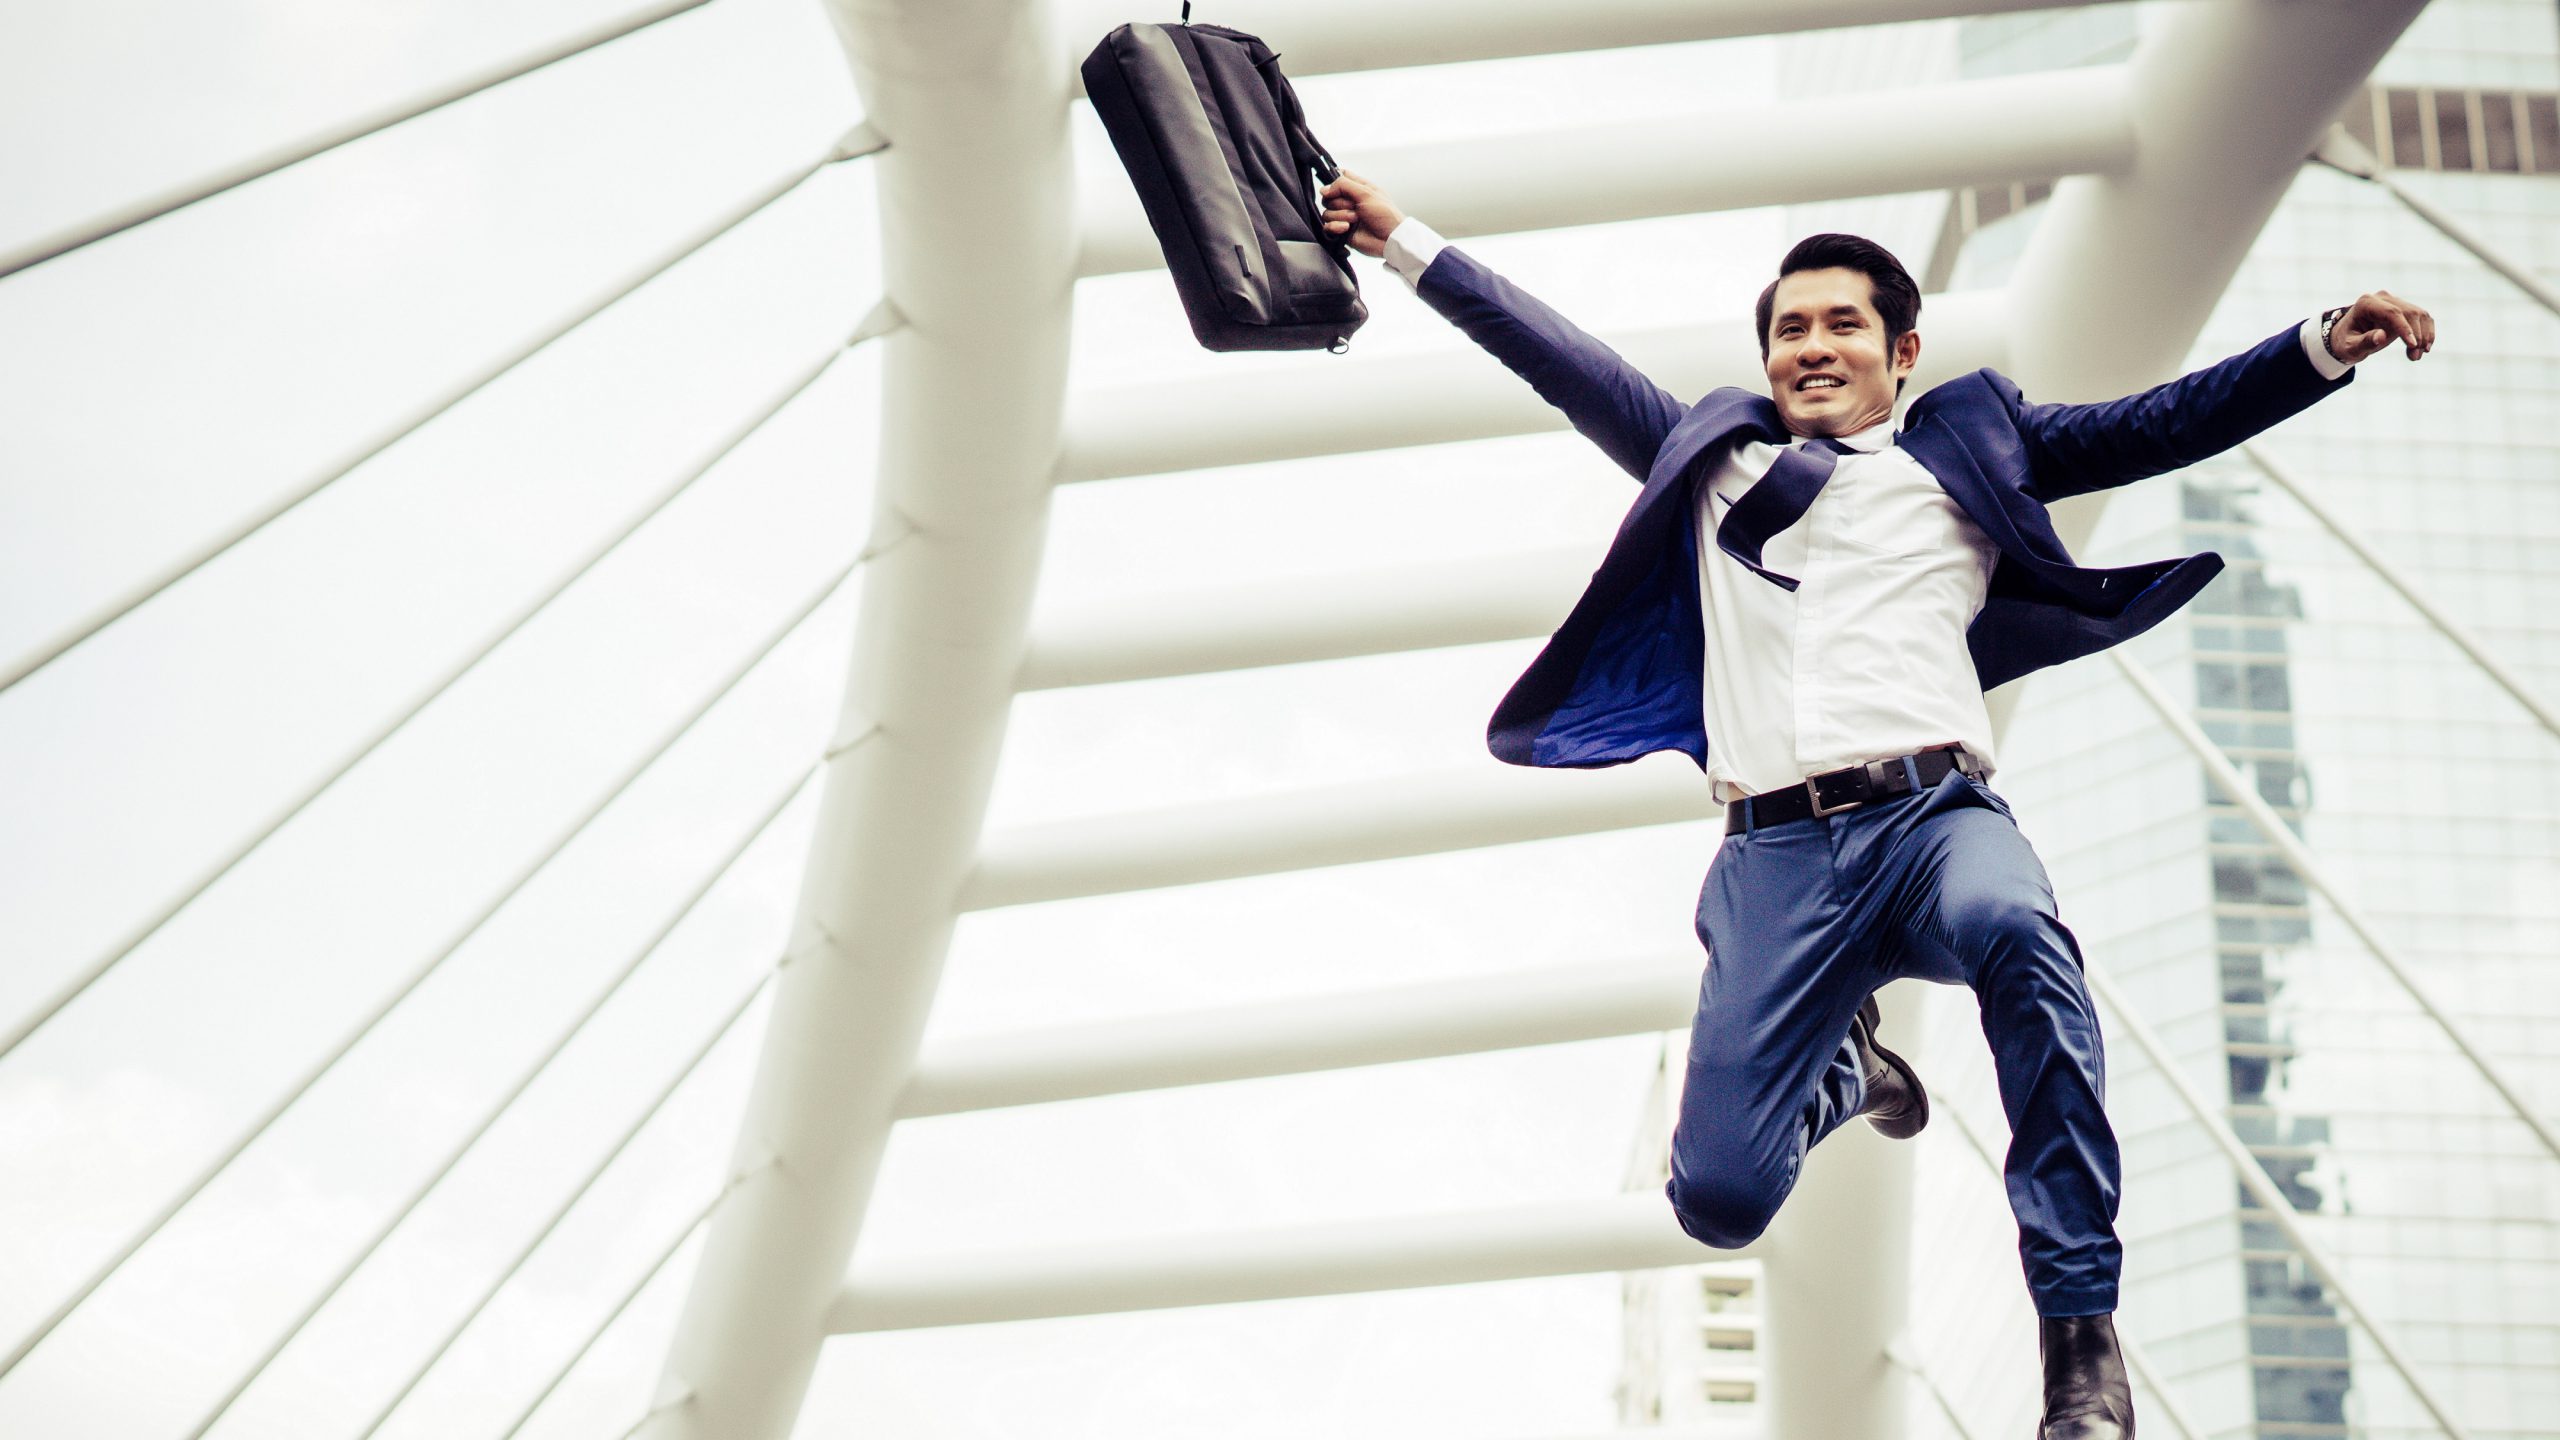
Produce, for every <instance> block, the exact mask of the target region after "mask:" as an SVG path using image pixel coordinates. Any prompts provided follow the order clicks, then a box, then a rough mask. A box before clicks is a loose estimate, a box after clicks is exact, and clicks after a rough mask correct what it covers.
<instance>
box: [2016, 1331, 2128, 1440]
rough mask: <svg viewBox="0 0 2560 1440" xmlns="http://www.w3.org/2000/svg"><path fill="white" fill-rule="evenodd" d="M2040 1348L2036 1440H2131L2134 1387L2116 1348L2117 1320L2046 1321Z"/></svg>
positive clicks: (2038, 1338) (2040, 1335) (2038, 1345)
mask: <svg viewBox="0 0 2560 1440" xmlns="http://www.w3.org/2000/svg"><path fill="white" fill-rule="evenodd" d="M2036 1348H2038V1349H2039V1350H2041V1351H2043V1352H2044V1424H2042V1425H2041V1426H2039V1427H2037V1429H2036V1440H2133V1386H2132V1384H2131V1382H2129V1381H2127V1380H2126V1379H2125V1375H2124V1352H2123V1351H2122V1350H2120V1349H2118V1348H2117V1346H2116V1317H2114V1316H2113V1315H2073V1316H2068V1317H2065V1318H2062V1319H2047V1320H2045V1321H2044V1322H2043V1327H2042V1332H2041V1333H2040V1334H2039V1335H2038V1336H2037V1340H2036Z"/></svg>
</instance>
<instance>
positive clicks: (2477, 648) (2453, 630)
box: [2240, 445, 2560, 737]
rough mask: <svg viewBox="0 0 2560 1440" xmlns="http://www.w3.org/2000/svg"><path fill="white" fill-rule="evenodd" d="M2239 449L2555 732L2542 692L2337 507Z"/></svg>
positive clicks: (2256, 454) (2558, 732)
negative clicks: (2431, 596)
mask: <svg viewBox="0 0 2560 1440" xmlns="http://www.w3.org/2000/svg"><path fill="white" fill-rule="evenodd" d="M2240 453H2241V454H2242V455H2244V456H2246V457H2247V458H2248V461H2249V463H2250V464H2252V465H2255V466H2257V467H2258V473H2260V474H2262V475H2264V476H2266V477H2267V478H2268V479H2269V480H2272V481H2274V482H2275V486H2276V488H2277V489H2279V490H2282V491H2283V492H2284V493H2285V494H2287V495H2289V496H2291V497H2292V498H2293V503H2294V504H2296V505H2299V506H2301V507H2302V510H2303V513H2304V514H2306V515H2309V516H2310V517H2311V518H2312V519H2314V520H2317V521H2319V522H2320V526H2321V528H2322V529H2324V530H2327V531H2328V532H2329V535H2330V538H2332V539H2334V540H2336V541H2337V542H2338V543H2339V544H2341V545H2344V546H2345V547H2347V553H2349V554H2351V555H2353V556H2355V557H2356V558H2357V559H2358V560H2361V561H2363V562H2364V567H2365V568H2366V569H2367V570H2370V571H2372V572H2373V575H2374V578H2375V579H2377V580H2380V581H2381V582H2382V583H2383V584H2385V585H2388V586H2390V587H2391V593H2393V594H2395V595H2397V596H2399V597H2400V598H2401V599H2402V600H2405V601H2407V602H2408V604H2409V608H2410V609H2412V610H2415V611H2417V612H2418V618H2419V619H2421V620H2424V621H2426V622H2427V623H2428V624H2429V625H2431V626H2433V627H2435V632H2436V633H2437V634H2439V635H2442V636H2443V637H2444V638H2445V639H2447V640H2449V641H2451V642H2452V643H2453V648H2455V649H2456V650H2459V651H2461V652H2462V654H2463V656H2464V658H2466V659H2468V660H2469V661H2470V662H2471V663H2472V664H2474V665H2477V666H2479V667H2480V673H2481V674H2483V675H2486V676H2488V677H2489V683H2491V684H2493V685H2495V686H2497V687H2498V688H2499V689H2501V690H2504V691H2506V692H2507V694H2508V695H2509V696H2510V697H2512V698H2513V699H2514V700H2515V702H2516V703H2517V704H2519V705H2522V706H2523V707H2524V708H2525V713H2526V714H2528V715H2531V716H2532V717H2533V718H2534V721H2535V723H2537V724H2539V725H2540V726H2541V727H2542V728H2543V729H2544V730H2545V731H2546V732H2548V733H2549V734H2551V735H2553V736H2555V737H2560V715H2555V714H2553V713H2552V710H2551V707H2550V706H2548V705H2546V704H2544V703H2543V702H2542V697H2541V696H2539V695H2536V694H2534V693H2533V687H2532V686H2530V685H2527V684H2526V683H2525V682H2524V677H2523V676H2521V675H2518V674H2517V673H2516V672H2515V671H2514V670H2513V669H2511V668H2509V666H2508V665H2507V663H2506V662H2505V661H2503V660H2500V659H2499V658H2498V657H2497V655H2496V654H2495V653H2494V652H2492V651H2491V650H2490V649H2489V647H2488V646H2486V645H2483V644H2482V643H2480V640H2479V637H2477V636H2475V635H2473V634H2472V633H2471V631H2470V628H2469V627H2467V626H2465V625H2464V624H2463V623H2462V622H2461V621H2459V620H2456V619H2454V618H2453V617H2452V616H2451V615H2449V614H2447V613H2445V611H2444V609H2443V607H2441V606H2439V605H2437V604H2436V603H2435V602H2434V601H2432V600H2430V599H2428V598H2427V595H2426V592H2425V591H2423V590H2420V589H2419V588H2418V587H2417V585H2416V584H2414V583H2412V582H2411V580H2410V579H2409V577H2408V576H2407V575H2406V574H2403V573H2402V572H2401V569H2400V567H2399V566H2397V565H2394V564H2392V563H2391V562H2390V561H2389V560H2388V559H2386V558H2384V556H2383V554H2382V552H2381V551H2379V550H2376V549H2374V548H2373V546H2372V545H2370V544H2368V543H2367V542H2366V540H2365V538H2364V537H2363V536H2362V535H2359V534H2357V533H2356V532H2355V530H2354V529H2353V528H2351V527H2350V526H2349V525H2348V524H2347V522H2346V521H2344V520H2341V519H2339V518H2338V515H2337V512H2336V511H2334V510H2331V509H2330V508H2329V507H2328V506H2327V505H2326V504H2324V503H2323V502H2322V501H2321V499H2320V497H2318V496H2317V495H2314V494H2312V493H2311V490H2310V488H2309V487H2308V486H2305V485H2303V484H2302V483H2301V482H2300V481H2298V480H2296V479H2294V478H2293V474H2292V472H2291V471H2289V470H2287V469H2286V468H2285V467H2284V466H2282V465H2279V464H2277V463H2276V459H2275V457H2274V456H2272V455H2270V454H2268V453H2267V449H2266V447H2265V446H2263V445H2243V446H2241V447H2240Z"/></svg>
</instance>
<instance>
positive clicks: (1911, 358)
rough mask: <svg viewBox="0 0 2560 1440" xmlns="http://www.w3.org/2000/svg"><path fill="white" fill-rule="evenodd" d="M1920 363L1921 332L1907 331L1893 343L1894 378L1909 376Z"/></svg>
mask: <svg viewBox="0 0 2560 1440" xmlns="http://www.w3.org/2000/svg"><path fill="white" fill-rule="evenodd" d="M1919 363H1920V332H1919V331H1917V330H1905V331H1903V332H1902V334H1901V335H1899V336H1897V337H1895V339H1894V342H1893V378H1895V379H1896V380H1900V379H1903V378H1905V377H1907V376H1909V375H1910V374H1911V372H1912V370H1913V369H1914V368H1915V367H1917V366H1918V365H1919Z"/></svg>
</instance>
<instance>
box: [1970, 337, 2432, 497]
mask: <svg viewBox="0 0 2560 1440" xmlns="http://www.w3.org/2000/svg"><path fill="white" fill-rule="evenodd" d="M2435 339H2436V326H2435V317H2434V316H2432V315H2429V314H2428V313H2427V312H2426V311H2425V310H2424V309H2422V308H2421V307H2419V306H2416V305H2412V304H2410V303H2409V302H2408V301H2406V300H2402V299H2399V298H2398V297H2396V296H2394V295H2392V294H2391V293H2390V292H2389V291H2387V290H2377V291H2375V292H2374V293H2372V294H2370V295H2366V296H2362V297H2360V298H2359V299H2357V301H2356V302H2355V303H2354V304H2352V305H2345V306H2340V307H2339V308H2338V309H2336V310H2333V311H2330V312H2328V314H2327V315H2323V316H2315V317H2313V318H2312V319H2309V320H2306V321H2304V322H2303V323H2302V324H2301V325H2300V326H2298V327H2295V328H2292V329H2288V330H2284V331H2281V332H2279V333H2277V334H2275V335H2272V336H2269V337H2268V338H2267V339H2265V340H2263V341H2261V342H2259V343H2258V344H2257V345H2256V346H2254V347H2252V348H2251V349H2249V350H2248V351H2246V352H2244V353H2242V354H2239V355H2235V356H2233V357H2232V358H2230V359H2228V360H2225V361H2223V362H2222V363H2220V364H2218V365H2211V366H2207V367H2206V368H2204V369H2202V370H2198V371H2196V372H2195V373H2193V374H2191V375H2182V376H2180V377H2179V378H2177V379H2175V380H2172V381H2170V382H2169V383H2168V384H2166V385H2162V386H2158V387H2156V388H2154V389H2150V390H2146V391H2143V392H2142V393H2141V394H2139V395H2130V396H2127V397H2125V398H2124V399H2122V400H2110V401H2106V402H2104V403H2102V404H2095V405H2027V404H2024V403H2021V404H2020V406H2019V409H2018V432H2019V434H2020V435H2021V436H2023V437H2024V438H2025V440H2026V442H2027V456H2028V461H2029V464H2030V469H2031V473H2032V474H2033V475H2034V477H2035V478H2034V486H2033V488H2034V492H2035V496H2036V498H2037V499H2039V500H2043V501H2046V502H2051V501H2055V500H2059V499H2062V498H2064V497H2065V496H2069V495H2078V494H2083V493H2085V492H2087V491H2091V490H2105V489H2109V488H2112V487H2114V486H2117V485H2123V484H2126V483H2128V482H2130V481H2134V480H2140V479H2143V478H2145V477H2147V476H2151V475H2158V474H2162V473H2164V472H2166V471H2170V470H2176V469H2180V468H2182V467H2184V466H2188V465H2193V464H2195V463H2197V462H2198V461H2201V460H2205V459H2209V458H2211V457H2212V456H2215V455H2218V454H2220V453H2222V452H2223V451H2225V450H2228V449H2230V448H2231V447H2232V446H2234V445H2237V444H2239V443H2240V442H2242V441H2244V440H2247V439H2248V438H2249V437H2251V436H2253V435H2256V434H2257V433H2258V432H2260V431H2262V430H2265V429H2267V428H2269V427H2270V426H2273V425H2275V424H2276V423H2277V422H2279V421H2282V420H2284V419H2287V418H2288V417H2290V416H2292V415H2294V414H2296V413H2298V412H2300V411H2302V410H2304V409H2306V408H2308V407H2309V406H2310V405H2311V404H2312V403H2313V402H2315V401H2317V400H2319V399H2321V398H2322V397H2324V396H2326V395H2328V394H2329V393H2330V392H2331V391H2333V390H2335V389H2337V388H2338V387H2339V386H2341V385H2343V384H2345V383H2346V381H2347V380H2348V379H2350V378H2352V377H2351V375H2350V373H2349V372H2350V370H2351V368H2352V367H2353V366H2354V365H2355V363H2356V362H2357V361H2359V360H2363V359H2365V358H2367V357H2369V356H2372V355H2375V354H2378V353H2380V352H2381V351H2382V350H2384V349H2385V348H2387V347H2388V346H2389V345H2390V344H2391V343H2392V342H2393V341H2394V340H2397V341H2399V342H2400V343H2401V344H2402V345H2403V346H2404V347H2405V348H2406V349H2407V351H2408V354H2409V358H2410V359H2412V360H2416V359H2419V358H2421V357H2423V356H2424V355H2426V354H2427V352H2428V351H2430V350H2432V349H2434V348H2435Z"/></svg>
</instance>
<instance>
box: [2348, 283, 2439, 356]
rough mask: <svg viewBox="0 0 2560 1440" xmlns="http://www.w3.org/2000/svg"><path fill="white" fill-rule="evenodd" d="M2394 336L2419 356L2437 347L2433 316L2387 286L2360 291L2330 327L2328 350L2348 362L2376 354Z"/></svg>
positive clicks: (2413, 354)
mask: <svg viewBox="0 0 2560 1440" xmlns="http://www.w3.org/2000/svg"><path fill="white" fill-rule="evenodd" d="M2394 340H2397V341H2399V342H2400V343H2401V345H2402V346H2403V347H2405V348H2406V349H2407V350H2408V352H2409V358H2410V359H2412V360H2415V359H2418V358H2420V357H2421V356H2423V355H2425V354H2426V353H2427V352H2428V351H2430V350H2433V349H2434V348H2436V317H2434V316H2433V315H2430V314H2428V313H2427V312H2426V311H2425V310H2424V309H2422V308H2421V307H2419V306H2416V305H2412V304H2410V303H2409V302H2408V301H2406V300H2403V299H2401V298H2400V297H2399V296H2397V295H2394V294H2392V293H2391V292H2390V291H2388V290H2376V291H2374V292H2373V293H2372V294H2370V295H2359V296H2357V297H2356V303H2354V304H2353V305H2350V306H2348V307H2347V313H2346V314H2344V315H2341V316H2339V317H2338V323H2337V324H2335V325H2333V326H2331V327H2329V353H2330V354H2332V355H2335V356H2337V357H2338V359H2339V360H2340V361H2341V362H2343V363H2345V364H2348V365H2353V364H2354V363H2356V362H2357V361H2359V360H2362V359H2363V358H2365V357H2366V356H2368V355H2372V354H2376V353H2378V352H2380V351H2382V350H2384V349H2386V348H2388V347H2389V345H2390V344H2391V342H2392V341H2394Z"/></svg>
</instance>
